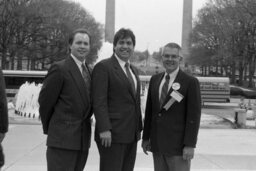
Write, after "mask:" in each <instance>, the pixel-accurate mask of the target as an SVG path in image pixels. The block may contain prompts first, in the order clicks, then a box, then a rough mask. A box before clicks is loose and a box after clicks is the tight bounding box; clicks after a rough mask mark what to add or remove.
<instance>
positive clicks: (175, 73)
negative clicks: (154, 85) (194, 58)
mask: <svg viewBox="0 0 256 171" xmlns="http://www.w3.org/2000/svg"><path fill="white" fill-rule="evenodd" d="M179 69H180V68H179V67H178V68H177V69H176V70H174V71H173V72H172V73H170V74H169V76H170V78H176V76H177V74H178V72H179ZM167 74H168V73H167V72H166V71H165V74H164V76H166V75H167Z"/></svg>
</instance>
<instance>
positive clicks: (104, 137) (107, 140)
mask: <svg viewBox="0 0 256 171" xmlns="http://www.w3.org/2000/svg"><path fill="white" fill-rule="evenodd" d="M100 139H101V145H102V146H104V147H110V146H111V141H112V138H111V132H110V131H109V130H108V131H104V132H101V133H100Z"/></svg>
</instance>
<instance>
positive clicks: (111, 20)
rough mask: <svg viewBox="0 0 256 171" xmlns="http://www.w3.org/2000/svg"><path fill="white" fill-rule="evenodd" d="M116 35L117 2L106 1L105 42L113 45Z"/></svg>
mask: <svg viewBox="0 0 256 171" xmlns="http://www.w3.org/2000/svg"><path fill="white" fill-rule="evenodd" d="M114 35H115V0H106V17H105V42H109V43H113V39H114Z"/></svg>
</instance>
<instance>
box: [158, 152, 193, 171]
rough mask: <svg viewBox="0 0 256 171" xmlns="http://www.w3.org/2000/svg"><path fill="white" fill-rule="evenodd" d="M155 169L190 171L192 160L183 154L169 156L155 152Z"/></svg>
mask: <svg viewBox="0 0 256 171" xmlns="http://www.w3.org/2000/svg"><path fill="white" fill-rule="evenodd" d="M153 159H154V168H155V171H190V160H184V159H183V158H182V156H167V155H163V154H159V153H153Z"/></svg>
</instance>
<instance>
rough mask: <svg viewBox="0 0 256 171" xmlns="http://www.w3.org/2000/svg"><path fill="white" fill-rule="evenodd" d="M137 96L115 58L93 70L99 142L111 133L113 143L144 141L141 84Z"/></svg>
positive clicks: (133, 68)
mask: <svg viewBox="0 0 256 171" xmlns="http://www.w3.org/2000/svg"><path fill="white" fill-rule="evenodd" d="M131 69H132V71H133V73H134V74H135V76H136V79H137V92H136V95H135V94H134V93H133V92H132V87H131V84H130V83H129V81H128V78H127V76H126V74H125V73H124V71H123V70H122V68H121V66H120V65H119V63H118V61H117V59H116V58H115V56H112V57H111V58H108V59H105V60H102V61H101V62H99V63H98V64H97V65H96V66H95V67H94V69H93V74H92V94H93V111H94V114H95V118H96V130H95V140H96V141H98V140H99V133H100V132H103V131H107V130H111V133H112V142H113V143H130V142H133V141H134V140H139V139H140V132H141V130H142V120H141V108H140V81H139V78H138V72H137V70H136V68H135V67H133V66H131Z"/></svg>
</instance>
